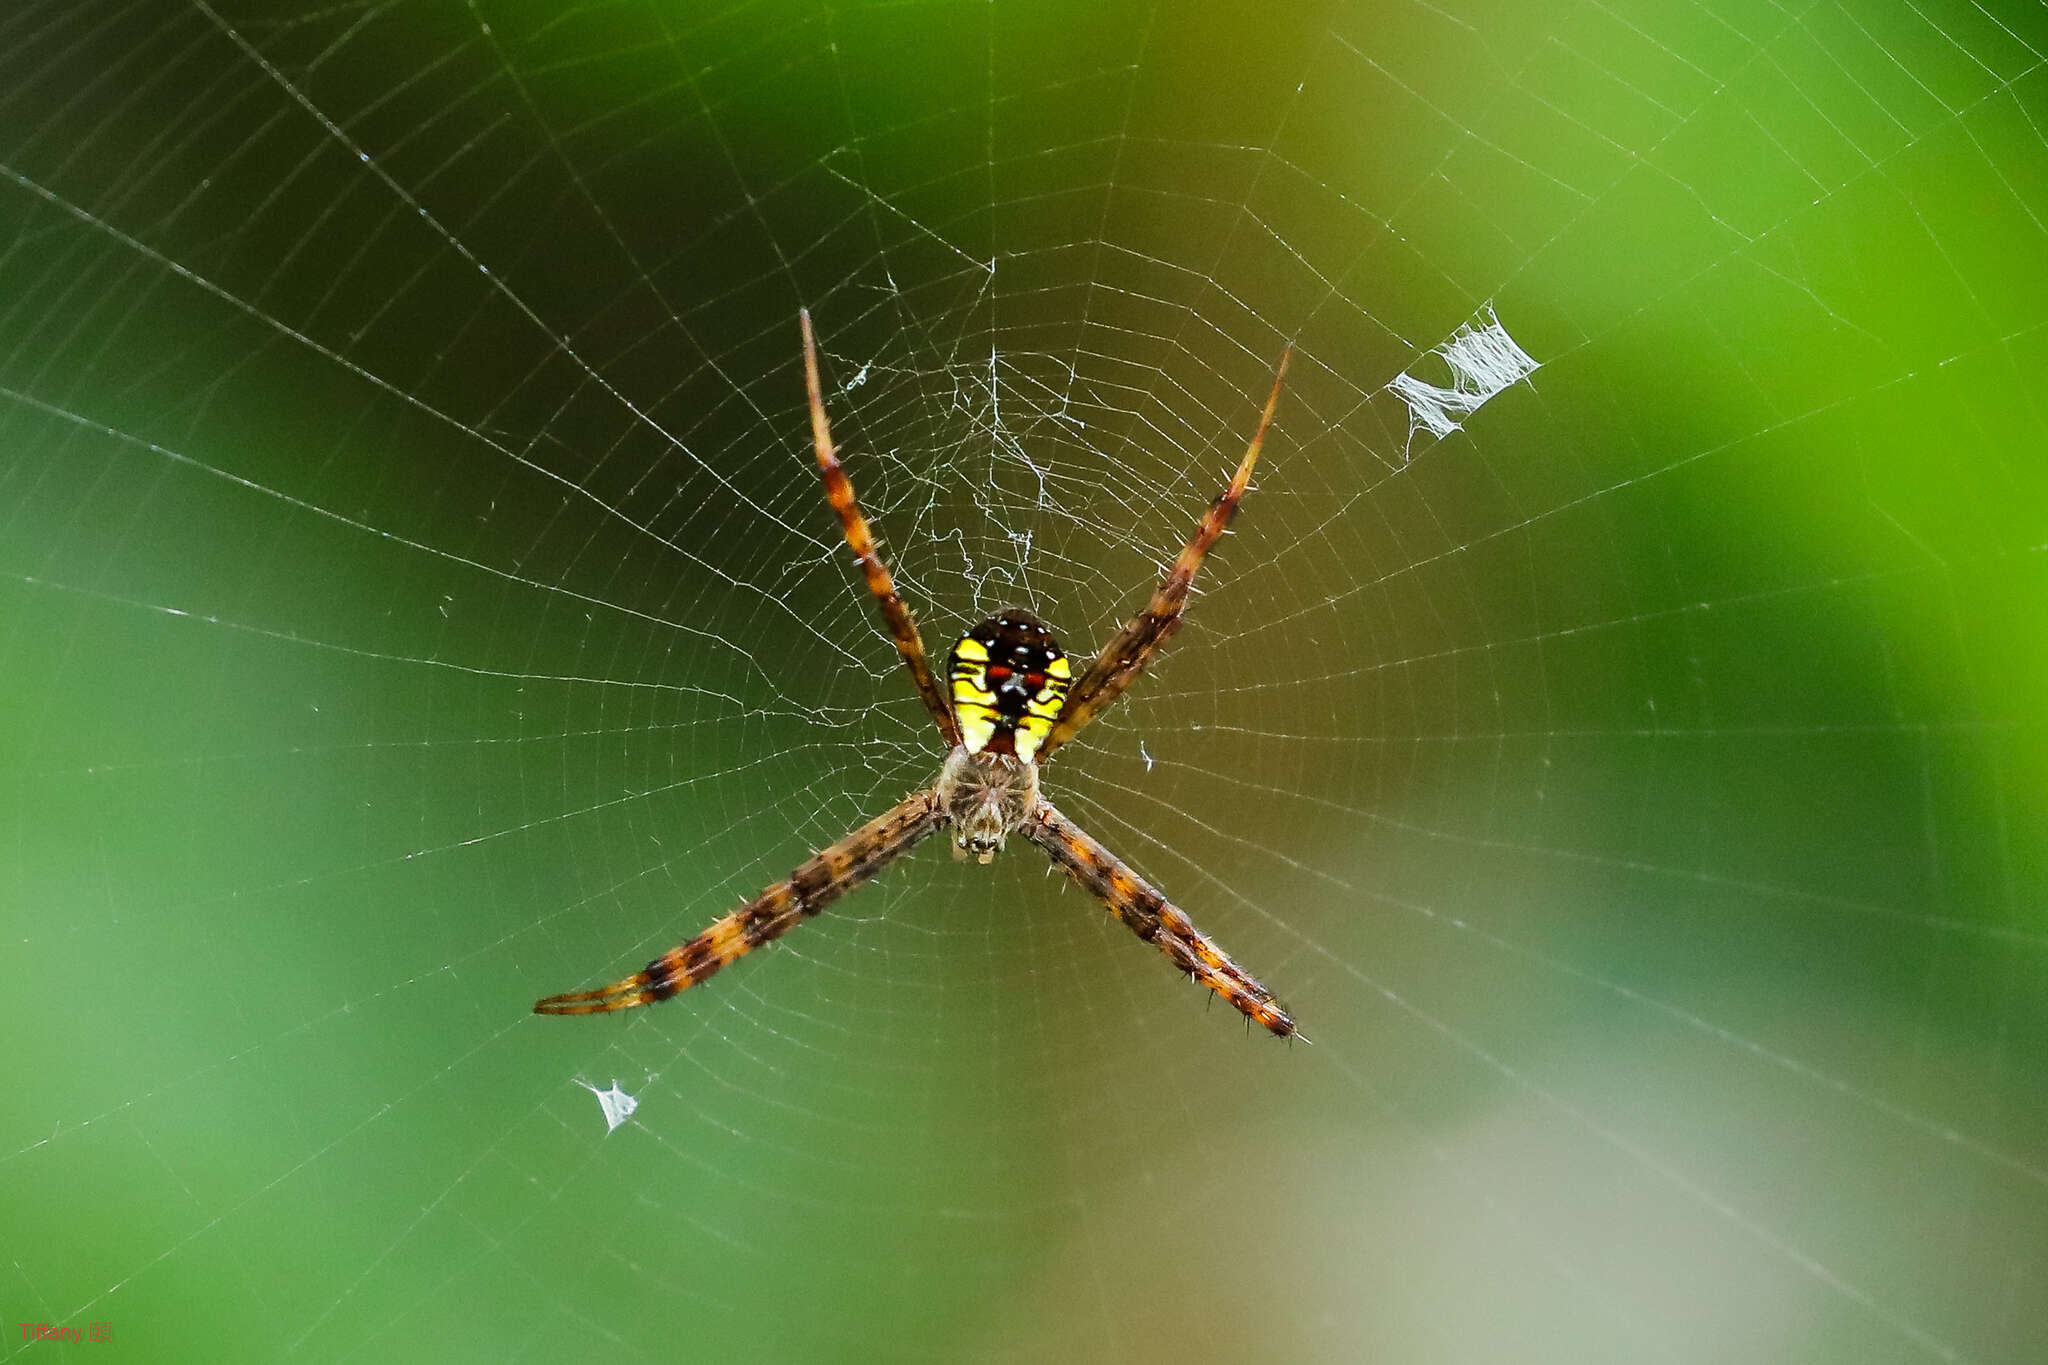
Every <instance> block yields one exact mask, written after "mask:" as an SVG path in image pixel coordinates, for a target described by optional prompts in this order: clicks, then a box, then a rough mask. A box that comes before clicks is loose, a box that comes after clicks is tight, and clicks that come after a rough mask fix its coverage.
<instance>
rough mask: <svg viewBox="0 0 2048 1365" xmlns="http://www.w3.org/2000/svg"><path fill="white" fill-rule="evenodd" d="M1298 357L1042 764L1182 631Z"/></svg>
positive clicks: (1074, 698) (1289, 353)
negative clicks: (1200, 576)
mask: <svg viewBox="0 0 2048 1365" xmlns="http://www.w3.org/2000/svg"><path fill="white" fill-rule="evenodd" d="M1293 355H1294V352H1293V350H1292V349H1291V348H1290V349H1288V350H1286V351H1283V352H1281V354H1280V367H1279V368H1278V369H1277V370H1275V371H1274V372H1273V391H1272V392H1271V393H1270V394H1268V395H1267V396H1266V408H1265V411H1264V412H1262V413H1260V414H1259V429H1258V430H1257V431H1256V432H1254V433H1253V434H1252V441H1251V444H1250V445H1249V446H1247V447H1245V452H1244V458H1243V459H1241V460H1239V461H1238V462H1237V472H1236V473H1235V474H1232V475H1231V476H1230V483H1229V484H1228V485H1227V486H1226V487H1225V488H1224V490H1223V491H1222V492H1221V493H1219V494H1217V496H1216V501H1215V502H1213V503H1211V504H1209V511H1208V513H1207V514H1206V515H1204V516H1203V518H1202V521H1201V524H1200V525H1198V526H1196V527H1195V533H1194V535H1193V536H1191V537H1189V539H1188V543H1187V544H1186V545H1185V546H1184V547H1182V549H1181V552H1180V557H1179V558H1178V559H1176V560H1174V562H1173V567H1172V568H1171V569H1169V570H1168V571H1167V574H1166V577H1164V578H1162V579H1161V580H1159V586H1158V587H1157V588H1156V589H1154V590H1153V593H1152V600H1151V601H1150V602H1148V603H1146V604H1145V609H1144V610H1143V611H1141V612H1139V613H1138V614H1137V615H1136V616H1134V617H1132V618H1131V619H1130V620H1129V621H1127V622H1125V624H1124V628H1123V629H1122V630H1120V631H1118V632H1117V633H1116V635H1115V637H1114V638H1112V639H1111V640H1110V642H1109V643H1108V644H1106V645H1104V646H1103V647H1102V652H1101V653H1100V654H1097V655H1096V656H1095V662H1094V663H1092V664H1090V665H1088V671H1087V672H1086V673H1083V674H1082V675H1081V680H1080V681H1079V682H1077V683H1075V684H1074V686H1073V690H1072V691H1071V692H1069V693H1068V695H1067V704H1066V706H1065V708H1064V709H1063V710H1061V712H1060V718H1059V722H1058V724H1056V725H1054V726H1053V728H1052V733H1051V734H1050V735H1048V736H1046V740H1045V743H1044V744H1042V745H1040V746H1039V749H1038V761H1039V762H1041V763H1043V762H1044V761H1045V760H1046V758H1047V757H1048V756H1049V755H1050V754H1051V753H1052V751H1053V750H1055V749H1057V748H1059V747H1060V745H1062V744H1064V743H1066V742H1067V741H1068V740H1070V739H1072V738H1073V737H1074V733H1075V731H1077V730H1079V729H1080V728H1081V727H1082V726H1084V725H1086V724H1087V723H1088V722H1089V721H1091V720H1093V719H1095V717H1096V716H1097V715H1099V714H1100V713H1101V712H1102V711H1103V710H1105V709H1106V708H1107V707H1108V706H1109V704H1110V703H1111V702H1113V701H1115V700H1116V699H1117V698H1118V697H1119V696H1121V695H1122V693H1123V690H1124V689H1125V688H1126V687H1129V686H1130V685H1131V681H1132V679H1134V678H1136V677H1137V676H1138V672H1139V670H1140V669H1142V668H1144V667H1145V664H1146V662H1147V661H1148V660H1150V659H1151V657H1152V656H1153V655H1154V654H1157V653H1158V652H1159V651H1160V650H1161V649H1163V648H1165V647H1166V642H1167V641H1168V640H1171V639H1172V638H1173V635H1174V632H1175V631H1177V630H1179V629H1180V620H1181V612H1182V611H1184V610H1185V609H1186V607H1187V603H1188V591H1189V589H1191V588H1192V587H1193V586H1194V583H1195V571H1196V570H1197V569H1200V568H1201V567H1202V560H1203V559H1204V558H1206V557H1207V556H1208V553H1209V550H1210V548H1211V547H1212V546H1214V545H1215V544H1216V542H1217V541H1218V540H1220V539H1221V538H1222V536H1223V532H1224V530H1225V528H1227V527H1228V526H1229V525H1230V519H1231V518H1232V517H1233V516H1236V515H1237V504H1238V502H1239V501H1240V500H1242V499H1243V497H1244V490H1245V488H1246V486H1247V485H1249V484H1250V483H1251V480H1252V466H1253V465H1255V464H1257V463H1258V462H1259V449H1260V447H1262V446H1264V445H1265V443H1266V429H1267V428H1268V427H1270V426H1272V425H1273V411H1274V409H1275V408H1277V407H1278V406H1279V405H1280V382H1281V381H1282V380H1283V379H1285V378H1286V377H1287V362H1288V361H1289V360H1290V359H1292V358H1293Z"/></svg>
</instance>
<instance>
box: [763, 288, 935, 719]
mask: <svg viewBox="0 0 2048 1365" xmlns="http://www.w3.org/2000/svg"><path fill="white" fill-rule="evenodd" d="M797 319H798V321H799V322H801V323H802V325H803V333H804V388H805V390H806V391H807V392H808V393H809V394H810V399H811V443H812V444H813V445H815V446H816V447H817V450H818V472H819V473H820V474H822V475H824V476H825V500H826V501H827V502H829V503H831V504H832V510H833V511H834V512H837V513H838V514H839V525H840V528H841V529H842V530H843V531H845V533H846V543H847V544H848V545H849V546H851V547H852V548H853V556H854V558H855V559H858V560H859V561H860V568H861V572H862V573H863V574H864V575H866V577H867V581H868V591H869V592H871V593H873V594H874V597H875V604H876V605H877V606H879V607H880V608H881V609H882V620H883V621H884V622H885V623H886V624H887V625H888V627H889V634H890V635H892V636H894V637H895V640H896V652H897V653H898V654H901V655H902V656H903V664H904V666H905V667H906V668H908V669H909V670H910V678H911V681H912V682H914V683H916V684H917V695H918V696H919V697H921V698H923V699H924V709H925V710H927V711H929V712H931V713H932V719H933V720H935V721H937V722H938V725H939V733H940V734H941V735H943V736H945V740H946V745H947V747H948V748H951V747H952V746H953V745H955V744H958V743H959V742H960V723H959V721H957V720H955V719H954V718H953V708H952V707H951V706H949V705H947V703H946V694H945V693H943V692H941V691H940V690H939V682H938V679H937V678H934V677H933V676H932V666H931V665H930V664H929V663H927V662H926V661H925V657H924V639H923V637H921V636H920V635H919V634H918V633H917V622H916V621H914V620H912V619H911V617H910V608H909V607H907V606H905V605H904V604H903V597H902V594H900V593H898V592H897V591H896V580H895V579H893V578H891V577H890V576H889V566H888V565H887V564H884V563H883V562H882V556H881V554H880V553H879V552H877V551H876V549H875V536H874V532H873V531H871V530H869V529H868V519H867V518H866V517H864V516H862V515H861V511H860V504H859V503H857V502H855V501H854V498H853V481H852V480H851V479H849V478H847V477H846V469H845V467H844V466H842V465H841V464H840V463H839V455H838V452H837V451H836V450H835V449H834V448H833V445H832V424H831V423H830V422H828V421H827V420H826V419H825V395H824V391H823V390H822V389H821V388H819V386H818V343H817V340H816V339H815V338H814V337H813V336H812V335H811V314H810V310H809V309H802V310H800V311H799V312H798V313H797Z"/></svg>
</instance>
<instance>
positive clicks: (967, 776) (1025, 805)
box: [934, 744, 1038, 863]
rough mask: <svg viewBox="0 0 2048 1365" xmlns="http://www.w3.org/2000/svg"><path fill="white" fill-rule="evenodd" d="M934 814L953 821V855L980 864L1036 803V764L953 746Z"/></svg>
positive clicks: (942, 773) (941, 773) (941, 775)
mask: <svg viewBox="0 0 2048 1365" xmlns="http://www.w3.org/2000/svg"><path fill="white" fill-rule="evenodd" d="M934 790H936V792H937V793H938V798H939V809H941V810H942V811H944V812H945V814H946V818H947V819H948V820H951V821H952V822H953V856H954V857H956V858H965V857H966V856H967V855H968V854H970V853H971V854H973V855H974V860H975V861H976V862H981V863H985V862H988V861H989V860H990V859H992V858H994V857H995V856H996V852H997V850H999V849H1001V848H1002V846H1003V841H1004V840H1005V839H1007V838H1009V837H1010V834H1011V833H1012V832H1013V831H1015V830H1018V829H1021V828H1023V825H1024V821H1025V819H1026V817H1028V816H1029V815H1030V814H1031V809H1032V807H1034V806H1036V805H1037V804H1038V765H1037V764H1036V763H1033V762H1032V761H1031V760H1030V759H1028V758H1019V757H1017V756H1016V755H1015V754H999V753H997V752H995V751H994V750H993V749H983V750H982V751H981V752H980V753H975V752H973V751H972V750H970V749H969V748H968V747H967V746H966V745H965V744H955V745H954V746H953V752H951V753H949V754H947V755H946V765H945V766H944V767H943V768H941V769H939V782H938V786H937V787H936V788H935V789H934Z"/></svg>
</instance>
